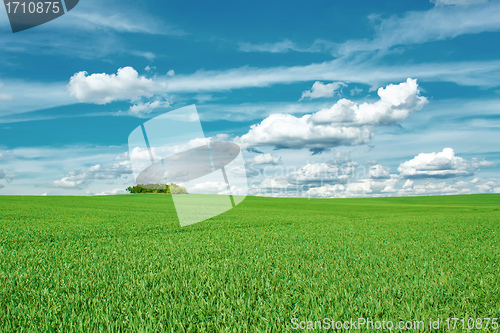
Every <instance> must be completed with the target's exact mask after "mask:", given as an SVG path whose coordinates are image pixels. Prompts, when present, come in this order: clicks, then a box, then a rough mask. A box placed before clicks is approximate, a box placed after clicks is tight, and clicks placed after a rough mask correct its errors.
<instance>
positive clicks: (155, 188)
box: [127, 184, 187, 194]
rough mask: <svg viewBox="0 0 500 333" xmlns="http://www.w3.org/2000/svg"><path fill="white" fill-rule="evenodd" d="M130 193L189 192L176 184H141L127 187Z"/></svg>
mask: <svg viewBox="0 0 500 333" xmlns="http://www.w3.org/2000/svg"><path fill="white" fill-rule="evenodd" d="M127 191H129V192H130V193H161V194H187V190H186V189H185V188H184V187H182V186H179V185H176V184H170V185H167V184H145V185H143V184H139V185H136V186H129V187H127Z"/></svg>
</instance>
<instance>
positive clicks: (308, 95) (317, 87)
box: [300, 81, 347, 100]
mask: <svg viewBox="0 0 500 333" xmlns="http://www.w3.org/2000/svg"><path fill="white" fill-rule="evenodd" d="M346 86H347V85H346V84H345V83H344V82H332V83H328V84H324V83H321V82H319V81H316V82H314V84H313V86H312V88H311V90H305V91H303V92H302V97H301V98H300V100H303V99H316V98H325V97H333V95H334V94H335V93H338V91H339V90H340V89H342V87H346Z"/></svg>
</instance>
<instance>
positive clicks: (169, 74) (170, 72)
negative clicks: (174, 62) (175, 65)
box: [167, 69, 175, 76]
mask: <svg viewBox="0 0 500 333" xmlns="http://www.w3.org/2000/svg"><path fill="white" fill-rule="evenodd" d="M167 76H175V71H174V70H173V69H171V70H169V71H168V72H167Z"/></svg>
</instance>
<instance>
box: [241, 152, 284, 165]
mask: <svg viewBox="0 0 500 333" xmlns="http://www.w3.org/2000/svg"><path fill="white" fill-rule="evenodd" d="M246 162H247V163H248V164H253V165H264V164H270V165H278V164H281V156H278V155H272V154H259V155H257V156H255V157H253V158H251V159H248V160H247V161H246Z"/></svg>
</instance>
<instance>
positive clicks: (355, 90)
mask: <svg viewBox="0 0 500 333" xmlns="http://www.w3.org/2000/svg"><path fill="white" fill-rule="evenodd" d="M362 92H363V89H361V88H358V87H354V88H352V89H351V92H350V94H351V96H356V95H359V94H361V93H362Z"/></svg>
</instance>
